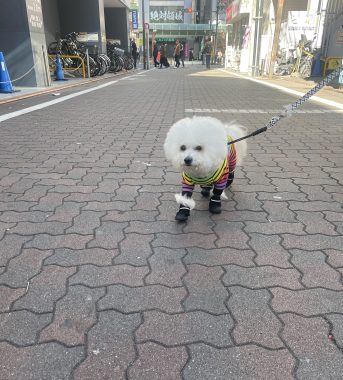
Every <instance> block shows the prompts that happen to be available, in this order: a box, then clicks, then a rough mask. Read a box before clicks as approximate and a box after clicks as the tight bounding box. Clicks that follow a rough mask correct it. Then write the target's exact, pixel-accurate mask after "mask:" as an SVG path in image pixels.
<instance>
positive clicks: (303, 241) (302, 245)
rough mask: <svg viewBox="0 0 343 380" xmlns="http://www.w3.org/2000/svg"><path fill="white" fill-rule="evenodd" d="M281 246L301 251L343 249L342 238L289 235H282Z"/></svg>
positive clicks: (317, 235) (318, 235)
mask: <svg viewBox="0 0 343 380" xmlns="http://www.w3.org/2000/svg"><path fill="white" fill-rule="evenodd" d="M282 237H283V242H282V245H283V246H284V247H285V248H287V249H288V248H298V249H303V250H311V251H312V250H313V251H315V250H318V249H329V248H333V249H341V248H342V247H343V236H327V235H320V234H316V235H307V236H294V235H291V234H284V235H282Z"/></svg>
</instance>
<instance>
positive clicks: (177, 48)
mask: <svg viewBox="0 0 343 380" xmlns="http://www.w3.org/2000/svg"><path fill="white" fill-rule="evenodd" d="M180 49H181V46H180V42H179V40H176V43H175V49H174V58H175V66H176V67H177V68H179V67H180Z"/></svg>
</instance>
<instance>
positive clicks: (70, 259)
mask: <svg viewBox="0 0 343 380" xmlns="http://www.w3.org/2000/svg"><path fill="white" fill-rule="evenodd" d="M118 254H119V252H118V250H116V249H101V248H89V249H81V250H73V249H67V248H60V249H55V253H54V254H52V255H51V256H50V257H48V258H47V259H46V260H45V261H44V263H45V264H56V265H60V266H64V267H74V266H77V265H83V264H94V265H98V266H108V265H111V264H112V259H113V258H114V257H115V256H117V255H118Z"/></svg>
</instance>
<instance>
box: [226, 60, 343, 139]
mask: <svg viewBox="0 0 343 380" xmlns="http://www.w3.org/2000/svg"><path fill="white" fill-rule="evenodd" d="M341 70H343V65H342V66H340V67H338V68H337V69H335V70H334V71H333V72H332V73H330V74H329V75H327V76H326V77H325V78H324V79H322V80H321V81H320V82H318V83H317V84H316V85H315V86H314V87H313V88H312V89H311V90H309V91H308V92H306V94H305V95H303V96H302V97H301V98H300V99H298V100H297V101H296V102H294V103H292V104H291V105H289V106H287V107H286V109H285V111H284V112H283V113H281V114H280V115H278V116H274V117H272V118H271V119H270V120H269V122H268V123H267V124H266V125H265V126H264V127H263V128H260V129H257V130H256V131H254V132H252V133H250V134H249V135H246V136H243V137H240V138H239V139H236V140H232V141H228V143H227V145H231V144H234V143H236V142H238V141H242V140H245V139H247V138H249V137H253V136H256V135H259V134H260V133H262V132H266V131H267V130H268V129H271V128H272V127H274V125H276V124H277V123H278V122H279V121H280V120H281V119H282V118H284V117H286V116H290V115H291V114H292V113H293V112H294V111H295V110H296V109H297V108H298V107H300V106H301V105H302V104H304V103H305V102H306V101H307V100H308V99H310V98H311V97H312V96H313V95H314V94H315V93H316V92H318V91H319V90H320V89H321V88H323V87H324V86H326V85H327V84H328V83H330V82H332V81H333V80H334V79H335V78H336V77H338V76H339V74H340V72H341Z"/></svg>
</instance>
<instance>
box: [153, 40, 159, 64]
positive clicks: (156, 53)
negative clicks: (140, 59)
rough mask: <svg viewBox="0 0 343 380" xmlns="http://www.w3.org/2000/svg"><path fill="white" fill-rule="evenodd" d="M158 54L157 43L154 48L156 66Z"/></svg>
mask: <svg viewBox="0 0 343 380" xmlns="http://www.w3.org/2000/svg"><path fill="white" fill-rule="evenodd" d="M157 55H158V48H157V44H155V45H154V49H153V51H152V56H153V57H154V65H155V67H157V66H158V62H157Z"/></svg>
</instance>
